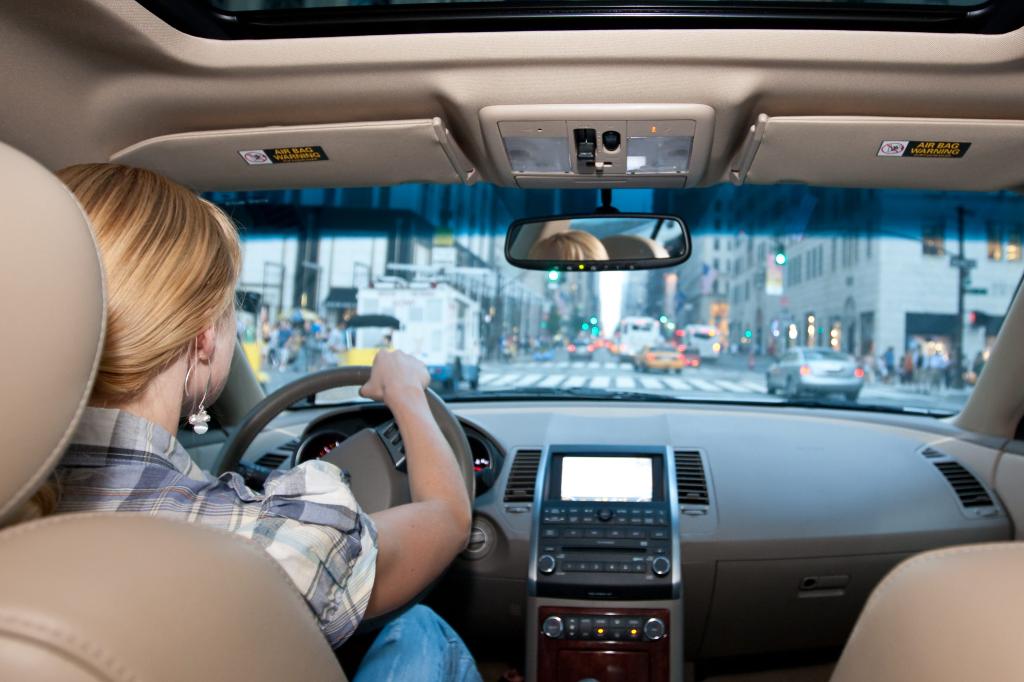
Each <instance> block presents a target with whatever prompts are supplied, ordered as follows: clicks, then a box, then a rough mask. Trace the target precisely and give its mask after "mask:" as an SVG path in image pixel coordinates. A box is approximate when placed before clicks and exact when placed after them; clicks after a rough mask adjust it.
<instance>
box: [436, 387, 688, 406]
mask: <svg viewBox="0 0 1024 682" xmlns="http://www.w3.org/2000/svg"><path fill="white" fill-rule="evenodd" d="M442 397H443V398H444V399H445V400H480V399H483V400H491V399H494V400H522V399H523V398H565V397H569V398H582V399H584V400H623V401H648V402H650V401H657V402H668V403H674V402H685V398H679V397H676V396H672V395H664V394H658V393H643V392H641V391H614V390H613V391H609V390H605V389H599V388H583V387H575V388H545V387H537V388H531V387H529V386H526V387H523V388H509V389H504V390H500V391H456V392H454V393H448V394H446V395H444V396H442Z"/></svg>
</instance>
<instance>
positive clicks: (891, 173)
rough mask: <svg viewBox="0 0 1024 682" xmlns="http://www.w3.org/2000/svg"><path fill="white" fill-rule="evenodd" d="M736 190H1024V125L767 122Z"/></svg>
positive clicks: (863, 119)
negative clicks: (750, 186)
mask: <svg viewBox="0 0 1024 682" xmlns="http://www.w3.org/2000/svg"><path fill="white" fill-rule="evenodd" d="M730 179H731V180H732V181H733V182H734V183H736V184H743V183H754V184H775V183H805V184H809V185H824V186H837V187H897V188H899V187H902V188H914V189H948V190H978V191H989V190H998V189H1003V188H1020V187H1024V121H995V120H968V119H938V118H886V117H872V116H775V117H772V116H767V115H765V114H762V115H761V116H759V117H758V119H757V123H756V124H754V125H753V126H751V127H750V132H749V135H748V136H747V140H746V143H745V144H744V145H743V147H742V149H741V150H740V153H739V154H738V155H737V156H736V158H735V160H734V162H733V168H732V171H731V172H730Z"/></svg>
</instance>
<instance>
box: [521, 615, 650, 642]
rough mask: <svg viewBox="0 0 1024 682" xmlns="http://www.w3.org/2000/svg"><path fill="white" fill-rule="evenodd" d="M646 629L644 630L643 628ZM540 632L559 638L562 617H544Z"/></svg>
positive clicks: (552, 637)
mask: <svg viewBox="0 0 1024 682" xmlns="http://www.w3.org/2000/svg"><path fill="white" fill-rule="evenodd" d="M645 631H646V630H645ZM541 632H543V633H544V635H545V636H547V637H550V638H551V639H559V638H561V636H562V619H561V618H559V617H558V616H548V617H547V618H545V619H544V624H543V625H542V626H541Z"/></svg>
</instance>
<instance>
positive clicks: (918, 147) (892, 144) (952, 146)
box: [878, 140, 971, 159]
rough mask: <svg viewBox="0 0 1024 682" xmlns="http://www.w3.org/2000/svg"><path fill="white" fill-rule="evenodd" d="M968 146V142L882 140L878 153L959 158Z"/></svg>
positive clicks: (926, 157) (933, 157) (884, 154)
mask: <svg viewBox="0 0 1024 682" xmlns="http://www.w3.org/2000/svg"><path fill="white" fill-rule="evenodd" d="M970 148H971V143H970V142H946V141H942V140H924V141H922V140H883V141H882V144H881V146H879V148H878V155H879V156H912V157H916V158H919V159H959V158H960V157H962V156H963V155H964V154H966V153H967V150H968V149H970Z"/></svg>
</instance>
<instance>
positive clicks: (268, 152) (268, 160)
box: [238, 147, 327, 166]
mask: <svg viewBox="0 0 1024 682" xmlns="http://www.w3.org/2000/svg"><path fill="white" fill-rule="evenodd" d="M238 154H239V155H240V156H241V157H242V159H244V160H245V162H246V163H247V164H249V165H250V166H265V165H268V164H274V163H304V162H306V161H326V160H327V154H326V153H324V148H323V147H276V148H274V149H244V150H240V151H239V152H238Z"/></svg>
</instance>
